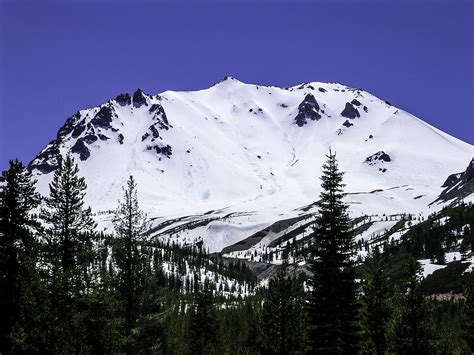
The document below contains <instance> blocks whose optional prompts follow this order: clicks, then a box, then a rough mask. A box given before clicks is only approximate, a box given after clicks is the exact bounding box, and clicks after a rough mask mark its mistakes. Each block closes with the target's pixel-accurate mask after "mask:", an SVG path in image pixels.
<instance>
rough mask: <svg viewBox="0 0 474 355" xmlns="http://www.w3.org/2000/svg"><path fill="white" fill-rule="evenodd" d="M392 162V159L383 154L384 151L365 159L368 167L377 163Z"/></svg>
mask: <svg viewBox="0 0 474 355" xmlns="http://www.w3.org/2000/svg"><path fill="white" fill-rule="evenodd" d="M391 161H392V158H390V155H388V154H387V153H385V152H384V151H382V150H381V151H378V152H377V153H375V154H372V155H371V156H369V157H367V158H366V159H365V162H366V163H367V164H369V165H375V164H377V163H379V162H386V163H389V162H391Z"/></svg>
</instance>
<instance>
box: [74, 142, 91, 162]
mask: <svg viewBox="0 0 474 355" xmlns="http://www.w3.org/2000/svg"><path fill="white" fill-rule="evenodd" d="M71 152H72V153H76V154H79V159H81V160H82V161H84V160H87V159H88V158H89V157H90V155H91V152H90V150H89V148H87V146H86V144H85V141H84V139H83V138H79V139H78V140H77V141H76V143H75V144H74V145H73V146H72V148H71Z"/></svg>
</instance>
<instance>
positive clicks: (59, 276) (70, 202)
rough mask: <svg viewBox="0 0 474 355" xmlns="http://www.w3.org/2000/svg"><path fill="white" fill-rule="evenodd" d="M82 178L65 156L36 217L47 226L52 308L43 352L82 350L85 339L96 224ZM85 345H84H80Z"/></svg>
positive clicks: (84, 349)
mask: <svg viewBox="0 0 474 355" xmlns="http://www.w3.org/2000/svg"><path fill="white" fill-rule="evenodd" d="M86 188H87V185H86V182H85V179H84V178H83V177H80V176H79V167H78V165H77V164H76V163H75V162H74V159H73V158H72V156H71V155H70V154H68V155H67V156H66V158H65V159H64V160H62V162H61V163H60V165H59V167H58V169H56V171H55V173H54V176H53V180H52V181H51V183H50V184H49V190H50V194H49V197H47V198H46V199H45V205H46V206H45V208H43V209H42V211H41V217H42V219H43V221H44V223H45V224H46V229H45V230H46V233H45V236H44V237H45V238H44V239H45V240H46V245H45V251H46V254H47V256H46V260H47V262H48V264H49V266H50V272H49V282H48V288H49V295H50V302H51V307H52V310H51V312H50V321H49V324H48V326H49V327H50V329H48V331H47V333H48V336H49V340H48V344H49V345H50V346H51V348H50V349H48V351H52V352H60V353H62V352H78V351H79V352H80V351H86V350H87V344H86V342H85V340H84V332H85V328H84V324H83V321H84V319H83V318H82V317H81V315H82V314H83V313H81V312H80V311H79V309H82V308H83V307H84V299H83V298H84V295H85V294H86V293H87V288H86V285H87V280H88V278H89V275H87V272H88V270H89V265H90V263H91V262H92V259H91V246H92V241H91V238H92V236H93V231H94V229H95V227H96V224H95V222H94V220H93V219H92V213H91V209H90V207H85V205H84V197H85V194H86ZM84 347H86V348H84Z"/></svg>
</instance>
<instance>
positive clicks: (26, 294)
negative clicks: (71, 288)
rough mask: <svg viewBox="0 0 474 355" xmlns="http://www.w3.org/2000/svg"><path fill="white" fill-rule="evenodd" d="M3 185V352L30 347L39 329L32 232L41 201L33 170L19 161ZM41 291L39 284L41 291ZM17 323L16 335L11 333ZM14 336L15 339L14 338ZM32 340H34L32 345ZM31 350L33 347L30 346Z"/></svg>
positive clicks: (0, 220)
mask: <svg viewBox="0 0 474 355" xmlns="http://www.w3.org/2000/svg"><path fill="white" fill-rule="evenodd" d="M2 180H3V183H2V186H1V188H0V313H1V314H2V315H1V317H0V318H1V320H0V353H7V352H9V351H12V349H15V348H20V349H24V350H27V343H29V342H30V341H31V340H32V337H33V333H34V332H36V330H37V329H36V327H37V326H38V324H37V322H36V321H37V319H35V317H34V314H28V312H26V311H27V309H28V311H32V309H31V308H30V307H31V306H35V305H37V301H38V298H37V292H35V289H34V287H35V286H39V285H37V282H38V275H37V270H36V265H35V262H36V259H37V253H38V245H37V243H36V240H35V239H34V235H33V231H34V229H36V227H37V226H38V224H37V221H36V218H35V216H34V215H33V214H32V212H33V209H34V208H36V207H37V206H38V205H39V203H40V197H39V195H38V194H37V193H36V191H35V186H34V184H35V181H34V180H33V179H32V176H31V173H30V172H28V171H27V170H26V168H25V167H24V166H23V164H22V163H21V162H19V161H18V160H15V161H10V167H9V169H8V170H7V171H4V172H3V173H2ZM37 291H39V287H38V290H37ZM14 326H15V331H14V334H12V330H13V327H14ZM12 337H13V339H12ZM32 343H33V342H31V344H32ZM30 349H31V348H30Z"/></svg>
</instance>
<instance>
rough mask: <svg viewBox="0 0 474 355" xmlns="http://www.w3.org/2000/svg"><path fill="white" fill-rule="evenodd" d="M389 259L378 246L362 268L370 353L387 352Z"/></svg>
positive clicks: (363, 301)
mask: <svg viewBox="0 0 474 355" xmlns="http://www.w3.org/2000/svg"><path fill="white" fill-rule="evenodd" d="M386 265H387V260H385V259H384V257H383V256H382V254H381V253H380V251H379V249H378V248H375V249H374V251H373V253H372V255H370V257H369V258H367V259H366V261H365V263H364V265H363V270H362V297H361V300H362V304H363V310H362V315H363V317H362V324H363V329H364V332H365V336H364V338H365V339H366V343H367V346H366V348H365V349H364V350H365V351H366V352H368V353H372V352H375V353H376V354H378V355H379V354H385V352H386V350H387V334H388V326H389V321H390V315H391V309H390V304H389V293H388V291H389V289H388V283H389V276H388V270H387V266H386Z"/></svg>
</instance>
